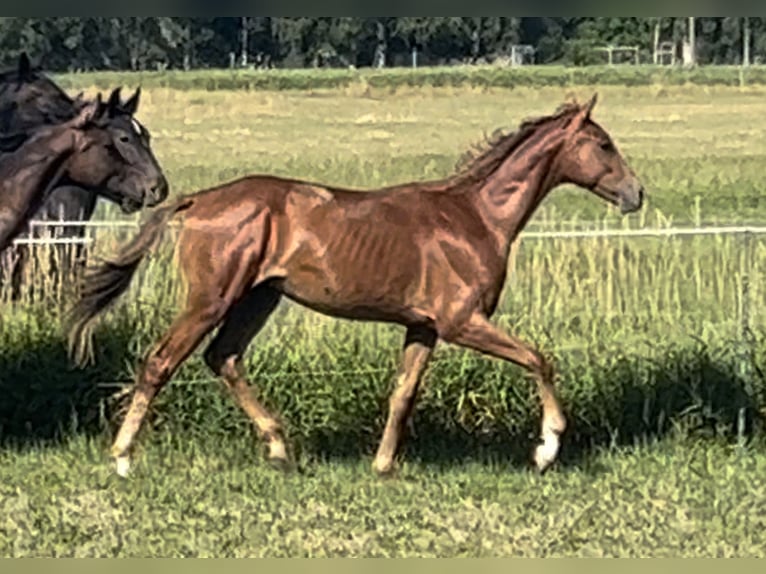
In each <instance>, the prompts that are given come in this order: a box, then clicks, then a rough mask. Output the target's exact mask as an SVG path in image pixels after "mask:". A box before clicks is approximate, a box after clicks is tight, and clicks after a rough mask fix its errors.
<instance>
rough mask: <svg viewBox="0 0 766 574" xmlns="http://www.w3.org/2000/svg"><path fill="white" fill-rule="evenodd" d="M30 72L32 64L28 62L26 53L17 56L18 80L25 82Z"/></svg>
mask: <svg viewBox="0 0 766 574" xmlns="http://www.w3.org/2000/svg"><path fill="white" fill-rule="evenodd" d="M31 72H32V63H31V62H30V61H29V56H28V55H27V53H26V52H22V53H21V55H20V56H19V80H25V79H27V78H28V77H29V74H30V73H31Z"/></svg>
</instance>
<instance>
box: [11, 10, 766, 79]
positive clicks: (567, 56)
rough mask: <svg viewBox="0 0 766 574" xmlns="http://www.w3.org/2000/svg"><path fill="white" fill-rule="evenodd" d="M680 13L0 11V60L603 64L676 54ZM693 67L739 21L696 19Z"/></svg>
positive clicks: (757, 26) (732, 57)
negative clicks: (521, 57) (616, 57)
mask: <svg viewBox="0 0 766 574" xmlns="http://www.w3.org/2000/svg"><path fill="white" fill-rule="evenodd" d="M749 24H750V31H751V50H750V55H751V60H752V61H758V60H763V58H764V56H766V19H764V18H755V17H753V18H750V19H749ZM688 25H689V24H688V18H683V17H678V18H670V17H664V18H637V17H600V18H595V17H555V18H553V17H526V18H521V17H511V16H458V17H422V16H420V17H411V16H405V17H394V16H379V17H262V16H242V17H220V18H202V17H200V18H181V17H178V18H176V17H119V18H117V17H93V18H90V17H88V18H75V17H61V18H29V17H4V18H0V63H2V64H3V65H4V66H9V65H12V63H13V62H14V61H15V59H16V58H17V56H18V54H19V53H20V52H21V51H27V52H29V53H30V54H31V55H32V56H33V58H34V59H35V60H36V61H38V62H40V63H41V64H42V65H43V66H44V67H45V68H47V69H50V70H56V71H66V70H88V69H133V70H140V69H155V68H165V67H168V68H173V69H183V68H205V67H217V68H220V67H227V66H230V65H237V66H241V65H247V66H278V67H305V66H350V65H353V66H373V65H383V66H401V65H405V66H406V65H410V62H411V54H412V50H413V49H416V50H417V51H418V57H419V59H418V61H419V62H420V63H421V64H445V63H447V64H448V63H454V62H482V61H492V60H494V59H496V58H501V57H507V56H509V55H510V51H511V47H512V46H513V45H514V44H519V43H523V44H529V45H532V46H533V47H534V49H535V50H536V57H535V60H536V61H537V62H538V63H555V62H558V63H565V64H577V65H586V64H593V63H602V62H604V61H605V59H604V56H603V54H599V52H598V51H596V50H595V48H597V47H603V46H605V45H608V44H621V45H631V46H638V47H639V48H640V50H641V60H642V62H651V59H652V50H653V46H654V40H655V32H659V40H660V41H671V42H673V43H674V45H675V46H676V50H677V51H678V53H679V54H680V46H681V42H682V41H683V40H684V39H686V38H687V36H688ZM695 30H696V45H695V48H696V55H697V61H698V62H699V63H701V64H738V63H740V62H741V61H742V43H743V38H744V19H743V18H741V17H701V18H697V19H696V25H695Z"/></svg>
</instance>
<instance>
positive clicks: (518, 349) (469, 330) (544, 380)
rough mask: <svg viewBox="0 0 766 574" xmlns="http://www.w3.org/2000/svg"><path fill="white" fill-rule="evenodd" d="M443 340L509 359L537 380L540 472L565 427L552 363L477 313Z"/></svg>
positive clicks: (555, 450) (537, 460)
mask: <svg viewBox="0 0 766 574" xmlns="http://www.w3.org/2000/svg"><path fill="white" fill-rule="evenodd" d="M444 340H445V341H447V342H449V343H454V344H456V345H460V346H462V347H466V348H468V349H473V350H475V351H479V352H481V353H486V354H488V355H491V356H493V357H497V358H500V359H504V360H506V361H510V362H512V363H515V364H517V365H520V366H522V367H524V368H525V369H527V370H528V371H529V372H530V373H532V375H533V376H534V378H535V380H536V381H537V387H538V390H539V392H540V400H541V402H542V408H543V418H542V427H541V431H540V437H541V439H542V444H540V445H539V446H538V447H537V449H536V450H535V454H534V461H535V464H536V465H537V468H538V469H539V470H540V471H541V472H542V471H544V470H545V469H546V468H548V467H549V466H550V465H551V464H552V463H553V462H554V461H555V460H556V456H557V454H558V451H559V446H560V444H561V442H560V435H561V433H563V432H564V430H565V428H566V418H565V417H564V413H563V410H562V408H561V404H560V403H559V400H558V397H557V396H556V389H555V388H554V386H553V367H552V366H551V365H550V364H549V363H548V362H547V361H546V360H545V358H544V357H543V356H542V354H541V353H540V352H539V351H537V350H536V349H534V348H532V347H531V346H530V345H528V344H527V343H525V342H523V341H521V340H520V339H517V338H516V337H513V336H511V335H507V334H505V333H503V332H502V331H500V330H499V329H498V328H497V327H495V326H494V325H492V324H491V323H490V322H489V320H488V319H487V318H486V317H485V316H484V315H482V314H480V313H475V314H474V315H472V316H471V318H470V319H469V320H468V321H466V322H465V323H464V324H463V325H462V326H461V328H460V329H456V330H454V332H453V333H450V335H449V336H448V337H445V338H444Z"/></svg>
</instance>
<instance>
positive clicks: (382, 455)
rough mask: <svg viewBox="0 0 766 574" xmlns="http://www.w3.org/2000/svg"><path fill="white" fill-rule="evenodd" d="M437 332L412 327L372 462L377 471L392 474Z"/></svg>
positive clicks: (408, 333) (406, 339) (434, 344)
mask: <svg viewBox="0 0 766 574" xmlns="http://www.w3.org/2000/svg"><path fill="white" fill-rule="evenodd" d="M436 340H437V335H436V332H435V331H433V330H432V329H428V328H426V327H410V328H408V329H407V335H406V338H405V341H404V353H403V357H402V362H401V365H400V367H399V373H398V375H397V382H396V388H395V389H394V392H393V393H392V394H391V398H390V400H389V412H388V420H387V421H386V428H385V430H384V431H383V438H382V439H381V441H380V445H379V446H378V452H377V454H376V455H375V460H374V462H373V464H372V467H373V469H374V470H375V472H377V473H379V474H388V473H390V472H391V470H392V469H393V467H394V456H395V455H396V451H397V448H398V447H399V444H400V443H401V435H402V431H403V430H404V427H405V426H406V424H407V421H408V420H409V417H410V416H411V415H412V408H413V407H414V405H415V398H416V397H417V392H418V387H419V386H420V382H421V381H422V379H423V374H424V373H425V370H426V367H427V366H428V362H429V361H430V359H431V355H432V354H433V350H434V347H435V346H436Z"/></svg>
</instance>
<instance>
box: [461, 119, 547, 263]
mask: <svg viewBox="0 0 766 574" xmlns="http://www.w3.org/2000/svg"><path fill="white" fill-rule="evenodd" d="M546 139H548V138H546ZM561 143H562V141H561V140H560V136H559V135H557V134H554V135H553V136H551V138H550V139H548V141H547V142H546V145H545V146H544V147H542V146H540V145H538V146H534V148H530V149H526V150H524V149H522V150H519V151H518V152H515V153H513V154H511V156H509V157H508V159H506V160H505V161H504V162H503V164H502V165H501V166H500V167H499V168H498V169H497V170H495V172H494V173H493V174H492V175H490V177H488V178H487V180H486V181H485V182H483V183H482V184H481V185H480V186H479V188H478V190H477V192H476V193H474V194H473V197H474V198H475V201H474V204H475V205H476V208H477V210H478V211H479V214H480V215H481V217H482V219H483V220H484V223H485V225H486V226H487V228H488V231H489V232H490V234H491V236H492V237H493V238H494V240H495V242H496V244H497V248H498V249H499V250H501V251H503V252H505V253H506V254H507V252H508V249H509V248H510V245H511V243H512V242H513V241H514V239H515V238H516V236H517V235H518V234H519V232H521V230H522V229H523V227H524V225H525V224H526V223H527V221H528V220H529V218H530V217H532V215H533V214H534V212H535V210H536V209H537V207H538V205H540V202H541V201H542V200H543V199H544V198H545V196H546V195H547V194H548V192H549V191H550V190H551V189H553V187H555V186H556V185H558V183H559V182H558V180H557V178H556V175H555V173H554V170H553V167H554V165H553V164H554V162H555V159H556V156H557V154H558V152H559V149H560V144H561Z"/></svg>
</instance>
